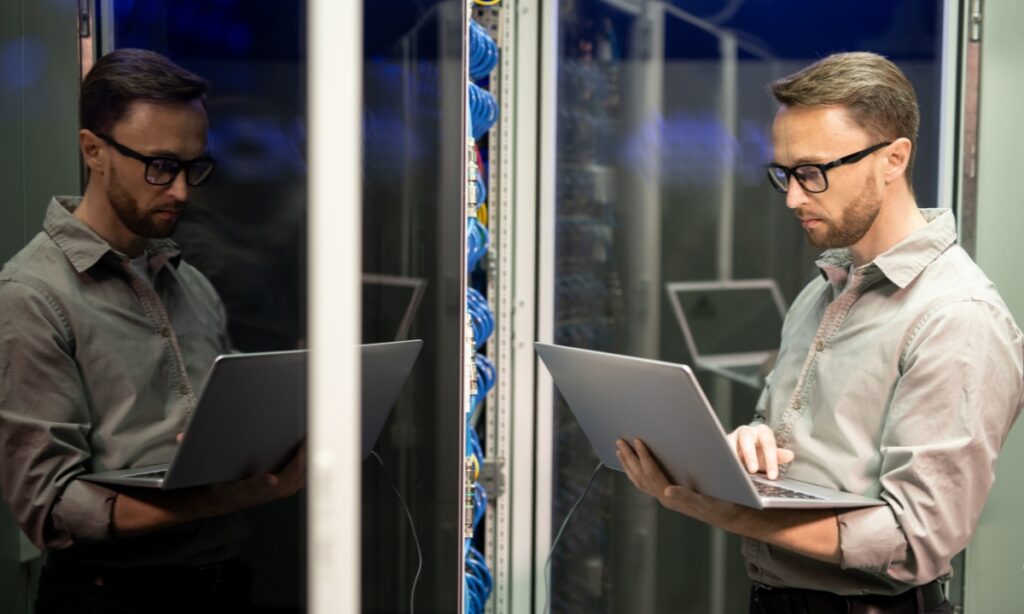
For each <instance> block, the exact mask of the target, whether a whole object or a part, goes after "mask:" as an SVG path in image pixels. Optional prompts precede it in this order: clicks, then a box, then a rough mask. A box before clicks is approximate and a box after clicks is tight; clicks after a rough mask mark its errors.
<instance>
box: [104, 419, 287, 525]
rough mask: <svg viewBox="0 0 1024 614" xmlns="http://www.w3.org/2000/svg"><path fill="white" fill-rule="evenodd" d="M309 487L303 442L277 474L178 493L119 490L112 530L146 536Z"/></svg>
mask: <svg viewBox="0 0 1024 614" xmlns="http://www.w3.org/2000/svg"><path fill="white" fill-rule="evenodd" d="M179 441H180V436H179ZM305 485H306V444H305V443H303V444H302V447H301V448H300V449H299V450H298V451H297V452H296V453H295V455H294V456H293V457H292V458H291V460H290V461H288V463H287V465H285V467H284V468H283V469H281V471H279V472H277V473H269V474H264V475H256V476H253V477H251V478H246V479H244V480H239V481H237V482H223V483H219V484H210V485H207V486H199V487H195V488H186V489H182V490H177V491H160V490H141V489H134V488H133V489H131V490H130V491H121V490H118V493H117V496H116V498H115V499H114V511H113V514H112V520H113V523H112V525H113V529H112V530H113V532H114V536H115V537H118V538H121V537H131V536H135V535H142V534H144V533H150V532H152V531H157V530H159V529H164V528H167V527H171V526H175V525H179V524H184V523H186V522H192V521H195V520H202V519H205V518H212V517H214V516H222V515H224V514H229V513H231V512H237V511H241V510H244V509H248V508H251V507H256V506H257V505H262V504H264V503H269V502H271V501H276V500H278V499H284V498H287V497H290V496H292V495H294V494H296V493H297V492H299V491H300V490H302V488H303V487H304V486H305ZM114 488H115V489H117V488H118V487H114Z"/></svg>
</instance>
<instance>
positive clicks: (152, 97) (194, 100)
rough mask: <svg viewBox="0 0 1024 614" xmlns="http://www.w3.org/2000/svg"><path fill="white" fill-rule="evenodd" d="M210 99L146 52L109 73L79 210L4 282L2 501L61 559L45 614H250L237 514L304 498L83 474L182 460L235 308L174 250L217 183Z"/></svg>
mask: <svg viewBox="0 0 1024 614" xmlns="http://www.w3.org/2000/svg"><path fill="white" fill-rule="evenodd" d="M206 89H207V86H206V83H205V82H204V81H203V80H202V79H200V78H199V77H197V76H195V75H193V74H191V73H189V72H187V71H185V70H183V69H181V68H180V67H178V66H176V65H174V64H173V63H171V62H170V61H169V60H167V59H166V58H164V57H162V56H160V55H158V54H155V53H152V52H147V51H141V50H131V49H123V50H118V51H115V52H113V53H110V54H109V55H107V56H104V57H103V58H101V59H100V60H99V61H98V62H97V63H96V64H95V66H94V67H93V68H92V70H91V71H90V72H89V74H88V75H87V76H86V78H85V80H84V82H83V84H82V91H81V98H80V101H79V111H80V121H81V131H80V132H79V146H80V148H81V153H82V157H83V159H84V161H85V164H86V165H87V167H88V172H89V177H88V183H87V186H86V189H85V194H84V196H83V197H82V198H80V199H78V198H54V199H53V201H51V203H50V205H49V208H48V210H47V212H46V219H45V221H44V223H43V231H42V232H41V233H39V234H38V235H37V236H36V237H35V238H34V239H32V241H31V242H30V243H29V244H28V245H27V246H26V247H25V248H24V249H23V250H22V251H21V252H19V253H18V254H17V255H15V256H14V258H12V259H11V260H10V261H9V262H8V263H7V264H6V265H5V266H4V268H3V270H2V272H0V487H2V490H3V494H4V498H5V500H6V501H7V504H8V505H9V506H10V508H11V510H12V511H13V513H14V515H15V517H16V518H17V520H18V522H19V523H20V525H21V527H22V529H23V530H24V531H25V533H26V534H27V535H28V536H29V538H30V539H31V540H32V542H33V543H35V544H36V545H37V546H39V547H40V548H42V549H44V550H46V551H47V552H48V556H47V561H46V565H45V567H44V569H43V573H42V577H41V579H40V590H39V593H40V595H39V600H38V603H37V611H39V612H78V611H88V612H93V611H102V612H164V611H167V612H171V611H173V612H181V611H197V610H198V611H232V612H233V611H240V610H242V609H244V607H245V606H244V603H245V599H246V595H245V587H244V582H242V581H241V580H240V579H239V577H240V575H239V573H238V564H237V563H236V561H235V560H234V557H235V555H236V554H237V552H238V549H239V545H240V542H241V540H242V538H243V537H244V526H243V525H242V523H241V520H240V517H239V516H238V515H237V514H234V512H237V511H239V510H242V509H245V508H248V507H252V506H254V505H258V504H260V503H264V502H267V501H271V500H274V499H279V498H282V497H286V496H289V495H291V494H293V493H295V492H296V491H297V490H298V489H299V488H301V486H302V485H303V482H304V480H305V467H304V461H303V459H302V456H301V455H298V456H297V458H296V459H295V460H293V461H292V462H291V463H290V464H289V465H288V467H286V468H285V469H284V470H282V472H281V473H280V474H277V475H270V476H258V477H255V478H252V479H249V480H244V481H241V482H237V483H231V484H221V485H215V486H210V487H205V488H196V489H188V490H184V491H176V492H159V491H155V492H148V491H145V492H144V491H140V490H132V489H123V490H113V489H110V488H107V487H104V486H99V485H96V484H92V483H89V482H85V481H81V480H76V479H75V478H76V476H78V475H80V474H83V473H90V472H95V471H103V470H111V469H119V468H127V467H133V466H142V465H146V464H151V463H156V462H162V461H166V460H168V459H169V458H170V457H171V456H172V454H173V450H174V447H175V446H176V445H177V441H178V434H179V433H181V432H182V431H183V430H184V426H185V423H186V421H187V420H188V417H189V413H190V412H191V411H192V410H193V409H194V407H195V404H196V395H197V390H198V387H199V386H200V385H201V384H202V381H203V378H204V377H205V375H206V373H207V371H208V370H209V368H210V366H211V364H212V361H213V359H214V358H215V357H216V356H217V355H218V354H222V353H225V352H227V351H228V340H227V334H226V321H225V320H226V318H225V314H224V309H223V306H222V304H221V302H220V300H219V299H218V297H217V295H216V292H215V291H214V289H213V287H212V286H211V285H210V283H209V282H208V281H207V280H206V279H205V278H204V277H203V276H202V275H201V274H200V273H199V272H198V271H197V270H196V269H194V268H193V267H191V266H189V265H188V264H187V263H185V262H183V261H181V259H180V256H179V253H178V249H177V247H176V246H175V244H174V243H173V242H172V241H171V240H169V239H167V237H169V236H170V235H171V234H172V233H173V232H174V229H175V227H176V225H177V223H178V219H179V218H180V216H181V214H182V212H183V210H184V208H185V207H186V204H187V199H188V192H189V189H190V187H193V186H199V185H201V184H202V183H204V182H205V181H206V179H207V178H208V177H209V175H210V173H211V172H212V171H213V166H214V162H213V160H212V158H210V157H209V156H208V154H207V117H206V111H205V106H204V105H205V92H206Z"/></svg>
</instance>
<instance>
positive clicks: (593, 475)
mask: <svg viewBox="0 0 1024 614" xmlns="http://www.w3.org/2000/svg"><path fill="white" fill-rule="evenodd" d="M601 467H604V463H602V462H601V461H597V466H596V467H594V472H593V473H591V474H590V479H589V480H587V486H586V488H584V489H583V493H582V494H580V498H579V499H576V503H573V504H572V507H570V508H569V513H568V514H566V515H565V520H563V521H562V526H560V527H559V528H558V533H556V534H555V540H554V541H553V542H551V550H549V551H548V558H547V560H546V561H544V614H548V607H549V602H550V601H551V587H550V586H549V583H550V582H549V579H548V575H549V574H550V571H549V569H550V567H551V555H553V554H554V553H555V547H556V546H557V545H558V540H560V539H562V533H563V532H564V531H565V527H566V525H568V524H569V520H570V519H572V515H573V514H575V513H576V508H578V507H579V506H580V503H583V497H586V496H587V493H588V492H589V491H590V487H591V486H592V485H593V484H594V478H596V477H597V472H598V471H600V470H601Z"/></svg>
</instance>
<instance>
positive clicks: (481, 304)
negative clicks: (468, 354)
mask: <svg viewBox="0 0 1024 614" xmlns="http://www.w3.org/2000/svg"><path fill="white" fill-rule="evenodd" d="M466 309H467V310H468V311H469V316H470V319H471V322H472V324H473V339H474V340H475V341H476V349H478V350H479V349H480V348H482V347H483V346H484V344H485V343H487V338H488V337H490V336H491V333H493V332H494V312H492V311H491V306H490V305H488V304H487V299H485V298H484V296H483V295H482V294H480V291H479V290H477V289H476V288H473V287H470V288H467V289H466Z"/></svg>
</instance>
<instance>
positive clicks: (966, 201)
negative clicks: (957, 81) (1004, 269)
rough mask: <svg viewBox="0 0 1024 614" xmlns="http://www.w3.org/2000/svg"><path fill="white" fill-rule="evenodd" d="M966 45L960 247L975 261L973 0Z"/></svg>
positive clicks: (976, 50)
mask: <svg viewBox="0 0 1024 614" xmlns="http://www.w3.org/2000/svg"><path fill="white" fill-rule="evenodd" d="M967 10H968V13H967V19H966V23H965V24H964V25H965V27H966V30H967V31H966V42H965V46H964V60H963V61H964V91H963V105H964V106H963V114H962V121H963V132H962V135H963V136H962V140H961V145H960V152H961V155H962V156H963V157H962V159H961V161H960V172H961V175H960V203H959V205H960V206H959V213H960V245H961V246H962V247H963V248H964V250H965V251H966V252H967V253H968V254H970V255H971V257H972V258H973V257H974V256H975V254H976V252H977V234H978V109H979V108H980V105H981V15H982V0H970V2H969V4H968V9H967Z"/></svg>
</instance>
